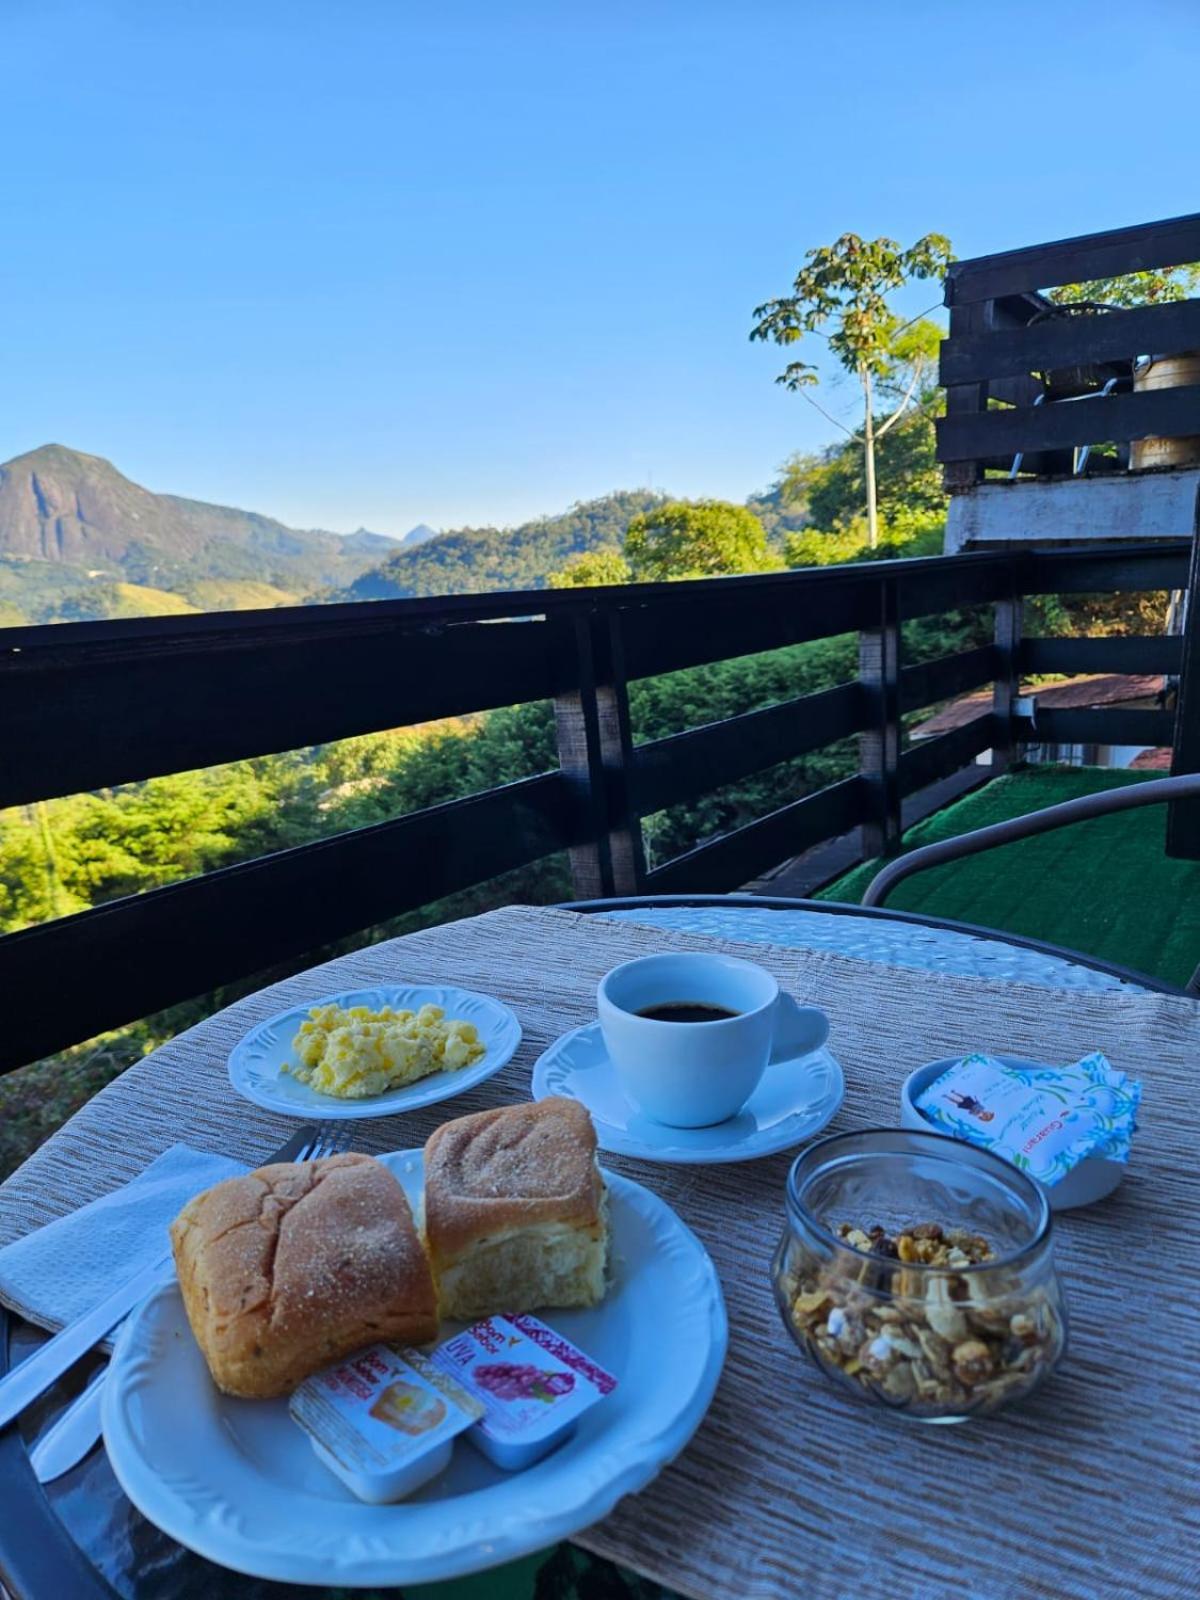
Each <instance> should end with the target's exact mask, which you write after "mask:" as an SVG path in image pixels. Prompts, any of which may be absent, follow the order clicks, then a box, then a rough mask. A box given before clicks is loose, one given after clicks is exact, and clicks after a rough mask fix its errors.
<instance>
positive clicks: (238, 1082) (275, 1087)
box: [229, 983, 521, 1122]
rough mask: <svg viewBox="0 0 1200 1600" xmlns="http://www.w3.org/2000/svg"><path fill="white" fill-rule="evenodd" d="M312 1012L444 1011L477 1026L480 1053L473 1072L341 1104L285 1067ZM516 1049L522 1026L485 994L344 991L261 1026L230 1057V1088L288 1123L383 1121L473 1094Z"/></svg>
mask: <svg viewBox="0 0 1200 1600" xmlns="http://www.w3.org/2000/svg"><path fill="white" fill-rule="evenodd" d="M314 1006H369V1007H370V1008H371V1010H372V1011H378V1010H379V1009H380V1007H381V1006H392V1007H394V1008H395V1009H396V1010H405V1011H416V1010H417V1009H418V1008H419V1007H421V1006H441V1008H442V1010H443V1011H444V1012H445V1013H446V1015H447V1016H448V1017H455V1018H459V1019H461V1020H463V1021H466V1022H473V1023H474V1024H475V1026H476V1027H477V1028H478V1029H479V1037H480V1039H481V1040H482V1042H483V1044H484V1046H485V1050H484V1054H483V1055H482V1056H481V1057H480V1058H479V1060H478V1061H476V1062H475V1064H474V1065H473V1066H470V1067H460V1068H459V1069H458V1071H457V1072H431V1073H430V1075H429V1076H428V1077H427V1078H418V1080H417V1082H416V1083H410V1084H406V1085H405V1086H404V1087H403V1088H400V1089H389V1090H388V1091H387V1093H386V1094H376V1095H371V1096H370V1097H369V1098H368V1099H366V1100H339V1099H338V1098H337V1097H336V1096H334V1095H328V1094H318V1093H317V1091H316V1090H315V1089H310V1088H309V1086H308V1084H306V1083H301V1082H300V1080H299V1079H298V1078H293V1077H292V1075H291V1074H290V1073H288V1072H284V1071H283V1062H284V1061H288V1060H292V1059H294V1058H293V1057H292V1040H293V1039H294V1038H295V1036H296V1030H297V1028H299V1026H300V1024H301V1023H302V1022H303V1021H304V1019H305V1017H307V1016H308V1013H309V1012H310V1011H311V1010H312V1008H313V1007H314ZM520 1042H521V1024H520V1023H519V1022H518V1021H517V1019H516V1017H515V1016H514V1015H513V1013H512V1012H511V1011H510V1010H509V1009H508V1007H507V1006H505V1005H501V1003H500V1001H499V1000H493V999H492V998H491V996H490V995H486V994H476V993H475V991H474V990H473V989H455V988H452V987H447V986H446V985H444V984H435V983H423V984H396V983H381V984H379V985H378V986H377V987H376V988H374V989H344V990H343V991H342V992H341V993H340V994H327V995H322V996H321V998H320V999H318V1000H306V1001H305V1002H304V1004H303V1005H299V1006H293V1007H292V1009H291V1010H290V1011H282V1012H280V1014H279V1015H278V1016H277V1017H271V1018H270V1019H269V1020H268V1021H266V1022H260V1023H259V1024H258V1026H257V1027H255V1028H251V1030H250V1032H249V1033H248V1034H247V1035H246V1036H245V1038H244V1039H240V1040H239V1041H238V1043H237V1044H235V1045H234V1047H233V1049H232V1050H231V1051H230V1054H229V1081H230V1082H231V1083H232V1084H233V1087H234V1088H235V1089H236V1090H237V1092H238V1093H239V1094H241V1095H245V1097H246V1099H247V1100H253V1101H254V1104H255V1105H256V1106H264V1107H265V1108H266V1109H267V1110H268V1111H279V1112H282V1113H283V1115H284V1116H285V1117H303V1118H304V1120H305V1121H306V1122H312V1121H321V1120H326V1121H335V1120H343V1119H345V1118H349V1117H387V1116H391V1115H392V1114H393V1113H394V1112H397V1111H415V1110H416V1109H417V1107H418V1106H431V1105H434V1104H435V1103H436V1102H437V1101H439V1100H449V1099H450V1098H451V1096H452V1095H456V1094H462V1093H463V1091H464V1090H465V1089H472V1088H474V1086H475V1085H476V1084H477V1083H482V1082H483V1080H484V1079H485V1078H490V1077H491V1076H492V1074H493V1072H499V1071H500V1068H501V1067H503V1066H505V1065H506V1064H507V1063H508V1062H509V1061H511V1060H512V1057H513V1052H514V1051H515V1050H516V1048H517V1046H518V1045H519V1044H520Z"/></svg>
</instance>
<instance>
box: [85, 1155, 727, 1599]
mask: <svg viewBox="0 0 1200 1600" xmlns="http://www.w3.org/2000/svg"><path fill="white" fill-rule="evenodd" d="M382 1159H383V1161H384V1162H385V1163H386V1164H387V1165H388V1166H389V1167H390V1168H391V1170H392V1171H393V1172H394V1173H395V1174H396V1176H397V1177H398V1178H399V1179H400V1181H401V1183H402V1184H403V1185H404V1188H405V1190H406V1192H407V1194H408V1197H409V1200H410V1202H411V1203H412V1205H413V1207H414V1209H415V1208H416V1207H417V1206H418V1205H419V1203H420V1198H421V1187H422V1169H421V1152H420V1151H419V1150H406V1151H401V1152H399V1153H398V1154H395V1155H390V1156H384V1157H383V1158H382ZM605 1177H606V1179H607V1181H608V1186H609V1194H610V1197H611V1213H610V1215H611V1226H612V1256H613V1283H612V1287H611V1289H610V1290H609V1293H608V1296H607V1298H606V1299H605V1301H604V1302H603V1304H602V1305H600V1306H596V1307H594V1308H592V1309H590V1310H586V1311H582V1310H579V1311H554V1312H549V1313H547V1315H548V1316H549V1318H550V1321H551V1323H552V1324H553V1326H554V1327H556V1328H559V1329H561V1330H562V1332H563V1333H564V1334H565V1335H566V1336H567V1338H569V1339H572V1340H574V1341H575V1342H576V1343H578V1344H579V1345H580V1346H581V1347H582V1349H584V1350H586V1351H587V1353H588V1354H589V1355H591V1356H593V1357H595V1359H596V1360H597V1361H598V1362H599V1363H600V1365H601V1366H603V1367H606V1368H607V1369H608V1371H610V1372H612V1373H613V1374H614V1375H615V1376H616V1378H617V1380H618V1386H617V1389H616V1391H615V1392H614V1393H613V1394H611V1395H609V1396H608V1397H607V1398H606V1399H605V1400H604V1401H603V1403H602V1404H600V1405H598V1406H595V1407H593V1408H592V1410H590V1411H589V1412H587V1413H586V1415H585V1416H584V1417H583V1418H582V1419H581V1421H580V1425H579V1431H578V1432H577V1433H576V1434H575V1436H574V1437H573V1438H572V1439H570V1440H569V1441H568V1442H567V1443H566V1444H565V1445H564V1446H563V1447H562V1448H561V1449H559V1450H556V1451H554V1452H553V1453H552V1454H551V1455H549V1456H547V1457H546V1458H545V1459H544V1460H543V1461H540V1462H538V1463H537V1465H536V1466H533V1467H530V1468H529V1469H528V1470H527V1471H525V1472H519V1473H505V1472H501V1471H500V1469H499V1468H498V1467H495V1466H493V1465H492V1464H491V1463H490V1462H489V1461H486V1460H485V1459H484V1458H483V1457H482V1456H481V1455H480V1454H479V1453H478V1452H477V1451H476V1450H474V1449H472V1448H471V1446H470V1445H468V1444H466V1443H465V1442H463V1443H460V1444H458V1445H456V1447H455V1451H454V1457H453V1460H452V1462H451V1464H450V1467H449V1468H448V1469H447V1471H446V1472H445V1473H444V1474H442V1476H441V1477H439V1478H435V1479H434V1480H433V1481H432V1482H431V1483H429V1484H426V1485H425V1487H424V1488H422V1489H421V1490H419V1491H418V1493H417V1494H416V1495H414V1496H413V1498H412V1499H411V1500H406V1501H404V1502H402V1503H401V1504H399V1505H393V1506H370V1505H364V1504H362V1502H360V1501H358V1500H355V1499H354V1497H353V1496H352V1495H351V1493H350V1491H349V1490H348V1489H347V1488H346V1487H345V1486H344V1485H343V1484H342V1482H341V1481H340V1479H338V1478H335V1477H334V1476H333V1474H332V1473H331V1472H328V1471H327V1470H326V1469H325V1468H324V1467H323V1466H321V1464H320V1463H319V1462H318V1461H317V1458H316V1456H315V1455H314V1454H313V1451H312V1448H311V1446H310V1445H309V1443H308V1440H307V1439H306V1438H305V1436H304V1435H303V1434H302V1433H301V1432H300V1430H299V1428H298V1427H297V1426H296V1425H295V1424H294V1423H293V1422H292V1421H291V1419H290V1418H289V1417H288V1414H287V1402H286V1401H284V1400H231V1399H229V1398H227V1397H226V1396H223V1395H221V1394H220V1393H219V1392H218V1391H217V1389H216V1388H215V1387H214V1385H213V1383H212V1381H211V1379H210V1378H209V1376H208V1371H207V1369H206V1367H205V1365H204V1358H203V1357H202V1356H201V1354H200V1349H199V1346H198V1345H197V1344H196V1341H195V1339H194V1338H193V1337H192V1334H191V1331H190V1329H189V1328H188V1324H187V1319H186V1317H185V1315H184V1310H183V1301H182V1300H181V1298H180V1295H179V1290H178V1288H177V1286H176V1285H175V1284H170V1285H168V1286H167V1287H165V1288H163V1289H160V1290H159V1291H158V1292H157V1293H155V1294H154V1295H152V1296H151V1297H150V1298H149V1299H148V1300H146V1301H145V1302H143V1304H142V1305H141V1306H140V1307H139V1308H138V1310H136V1311H135V1312H133V1314H132V1315H131V1316H130V1317H129V1318H128V1320H127V1321H126V1322H125V1324H124V1326H123V1328H122V1330H121V1333H120V1335H119V1337H118V1339H117V1345H116V1349H115V1350H114V1351H113V1358H112V1363H111V1365H110V1367H109V1372H108V1379H107V1382H106V1383H105V1386H104V1400H103V1418H104V1443H105V1446H106V1447H107V1450H108V1456H109V1460H110V1461H111V1462H112V1467H113V1471H114V1472H115V1473H116V1475H117V1479H118V1481H119V1483H120V1485H121V1487H122V1489H124V1491H125V1493H126V1494H127V1495H128V1496H129V1498H130V1500H132V1501H133V1503H134V1505H135V1506H137V1508H138V1510H139V1511H141V1512H142V1513H143V1514H144V1515H145V1516H146V1517H148V1518H149V1519H150V1521H151V1522H153V1523H156V1524H157V1526H158V1527H160V1528H162V1529H163V1531H164V1532H166V1533H168V1534H170V1536H171V1537H172V1538H173V1539H177V1540H178V1541H179V1542H180V1544H184V1545H186V1546H187V1547H188V1548H189V1549H191V1550H195V1551H197V1552H198V1553H199V1554H200V1555H203V1556H207V1557H208V1558H209V1559H210V1560H212V1561H217V1562H220V1563H221V1564H222V1565H223V1566H226V1567H232V1568H233V1569H234V1570H235V1571H236V1572H244V1573H249V1574H250V1575H252V1576H254V1577H260V1578H274V1579H277V1580H279V1581H281V1582H285V1583H312V1584H325V1585H335V1586H336V1585H346V1584H349V1585H358V1586H366V1585H380V1586H385V1587H386V1586H391V1585H395V1584H410V1583H414V1584H415V1583H433V1582H437V1581H438V1580H440V1579H444V1578H453V1577H457V1576H460V1575H461V1574H463V1573H467V1572H476V1571H479V1570H481V1569H482V1568H485V1567H491V1566H495V1565H497V1564H498V1563H500V1562H504V1561H511V1560H513V1559H515V1558H516V1557H517V1556H521V1555H526V1554H528V1553H529V1552H530V1551H532V1550H540V1549H542V1548H544V1547H545V1546H546V1545H550V1544H553V1543H555V1541H556V1540H559V1539H566V1538H569V1537H570V1536H571V1535H572V1534H573V1533H577V1532H578V1531H579V1530H580V1529H581V1528H586V1527H587V1526H588V1525H589V1524H591V1523H593V1522H597V1521H599V1519H600V1518H601V1517H605V1516H607V1515H608V1513H609V1512H610V1511H611V1510H612V1508H613V1506H615V1505H616V1503H617V1501H618V1500H619V1499H620V1498H621V1497H622V1495H626V1494H632V1493H634V1492H636V1491H637V1490H638V1489H641V1488H643V1487H644V1486H645V1485H646V1484H647V1483H649V1482H650V1480H651V1478H653V1477H654V1476H655V1474H656V1473H657V1472H658V1471H659V1470H660V1468H662V1467H663V1466H665V1465H666V1464H667V1462H669V1461H671V1460H673V1458H674V1457H675V1456H676V1455H678V1454H679V1452H680V1451H681V1450H682V1449H683V1447H684V1445H686V1444H687V1442H688V1440H689V1439H690V1438H691V1436H692V1434H693V1433H694V1432H695V1431H696V1428H697V1427H698V1426H699V1424H700V1421H701V1419H702V1418H703V1416H704V1413H705V1412H706V1411H707V1410H708V1407H709V1403H710V1402H711V1400H712V1397H713V1393H714V1391H715V1390H716V1387H717V1380H718V1378H719V1377H720V1374H721V1367H722V1364H723V1363H724V1360H725V1348H726V1343H727V1339H728V1331H727V1327H726V1321H725V1305H724V1301H723V1300H722V1297H721V1288H720V1284H719V1282H718V1280H717V1274H716V1271H715V1269H714V1267H713V1264H712V1262H711V1261H710V1260H709V1257H708V1254H707V1252H706V1251H705V1249H704V1247H703V1245H702V1244H701V1243H700V1241H699V1240H698V1239H697V1238H696V1236H695V1235H694V1234H693V1233H692V1232H691V1231H690V1229H688V1228H686V1227H685V1226H684V1224H683V1223H682V1222H681V1221H680V1220H679V1218H678V1217H677V1216H676V1215H675V1213H674V1212H673V1211H672V1210H671V1208H670V1207H669V1206H668V1205H666V1203H665V1202H664V1201H662V1200H660V1199H659V1198H658V1197H657V1196H656V1195H653V1194H651V1193H650V1191H649V1190H647V1189H643V1188H642V1186H641V1185H640V1184H637V1183H633V1182H632V1181H631V1180H630V1179H628V1178H621V1177H618V1176H617V1175H616V1174H615V1173H611V1172H610V1173H606V1174H605ZM457 1326H458V1325H457V1324H447V1325H446V1326H445V1329H444V1333H445V1334H446V1335H449V1334H450V1333H452V1332H453V1331H455V1329H456V1328H457Z"/></svg>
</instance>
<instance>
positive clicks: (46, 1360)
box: [0, 1127, 317, 1428]
mask: <svg viewBox="0 0 1200 1600" xmlns="http://www.w3.org/2000/svg"><path fill="white" fill-rule="evenodd" d="M316 1133H317V1130H316V1129H315V1128H312V1127H304V1128H301V1129H300V1130H299V1131H298V1132H297V1133H294V1134H293V1135H292V1137H291V1138H290V1139H289V1140H288V1141H287V1143H286V1144H285V1145H283V1146H282V1147H281V1148H280V1149H279V1150H277V1151H276V1152H275V1154H274V1155H273V1156H272V1157H271V1158H270V1160H271V1161H291V1160H293V1159H294V1156H295V1155H297V1154H299V1152H300V1151H301V1150H302V1149H304V1148H305V1146H306V1145H308V1144H311V1142H312V1140H313V1139H314V1138H315V1137H316ZM170 1260H171V1251H170V1249H169V1248H168V1249H166V1250H164V1251H163V1253H162V1255H161V1256H159V1257H158V1258H157V1260H155V1261H153V1262H152V1263H151V1264H150V1265H149V1266H148V1267H143V1268H142V1269H141V1271H140V1272H136V1273H134V1275H133V1276H132V1277H131V1278H127V1279H126V1280H125V1282H124V1283H123V1284H121V1285H120V1287H119V1288H117V1289H114V1291H113V1292H112V1294H110V1295H109V1296H108V1297H107V1298H106V1299H104V1300H101V1302H100V1304H99V1305H97V1306H93V1307H92V1309H91V1310H90V1311H88V1312H85V1313H84V1315H83V1316H82V1317H77V1318H76V1320H75V1321H74V1322H71V1323H68V1325H67V1326H66V1327H65V1328H63V1329H62V1331H61V1332H59V1333H56V1334H55V1335H54V1337H53V1338H52V1339H48V1340H47V1341H46V1343H45V1344H44V1345H41V1346H39V1348H38V1349H37V1350H35V1351H34V1353H33V1354H32V1355H31V1356H27V1357H26V1359H25V1360H24V1361H22V1362H21V1363H20V1365H19V1366H17V1367H14V1368H13V1370H12V1371H11V1372H10V1373H8V1374H7V1375H6V1376H5V1377H3V1378H0V1428H4V1427H6V1426H7V1425H8V1424H9V1423H10V1422H11V1421H12V1419H13V1418H14V1417H15V1416H17V1415H19V1413H20V1412H22V1411H24V1409H25V1407H26V1406H27V1405H29V1404H30V1403H31V1402H32V1401H34V1400H36V1399H37V1397H38V1396H39V1395H40V1394H44V1393H45V1391H46V1390H47V1389H48V1388H49V1387H50V1385H51V1384H52V1383H53V1382H54V1381H55V1379H56V1378H61V1377H62V1375H63V1373H64V1372H66V1370H67V1368H68V1367H72V1366H74V1364H75V1362H76V1361H78V1360H79V1357H80V1356H83V1355H86V1354H87V1352H88V1351H89V1350H90V1349H91V1348H92V1346H93V1345H94V1344H96V1343H97V1341H98V1340H100V1339H103V1337H104V1335H105V1334H106V1333H108V1332H109V1331H110V1329H112V1328H113V1327H115V1326H116V1324H117V1323H118V1322H120V1320H121V1318H122V1317H124V1316H127V1315H128V1314H129V1312H131V1311H132V1310H133V1308H134V1306H136V1305H138V1304H140V1302H141V1301H143V1300H144V1299H145V1298H146V1296H147V1295H148V1294H149V1293H150V1291H151V1290H152V1289H154V1288H155V1287H157V1285H158V1283H159V1280H160V1279H161V1278H162V1277H163V1275H164V1271H165V1269H166V1267H167V1266H168V1264H169V1263H170ZM76 1404H78V1402H76ZM70 1409H71V1410H73V1409H74V1407H71V1408H70ZM60 1421H61V1422H64V1423H65V1422H66V1418H65V1417H63V1418H60Z"/></svg>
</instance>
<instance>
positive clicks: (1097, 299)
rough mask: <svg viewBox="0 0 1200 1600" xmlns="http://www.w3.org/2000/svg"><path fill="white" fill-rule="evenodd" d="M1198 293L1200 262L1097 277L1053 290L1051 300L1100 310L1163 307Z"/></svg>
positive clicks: (1060, 303) (1050, 295) (1065, 284)
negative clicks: (1115, 276) (1113, 276)
mask: <svg viewBox="0 0 1200 1600" xmlns="http://www.w3.org/2000/svg"><path fill="white" fill-rule="evenodd" d="M1197 290H1200V263H1196V264H1193V265H1191V266H1186V267H1165V268H1159V269H1158V270H1156V271H1153V272H1126V273H1123V274H1122V275H1121V276H1120V277H1118V278H1093V279H1092V280H1091V282H1090V283H1064V284H1063V285H1062V286H1061V288H1058V289H1051V290H1050V292H1049V294H1048V296H1047V298H1048V299H1050V300H1054V301H1056V302H1057V303H1058V304H1059V305H1074V306H1087V307H1089V308H1092V309H1096V310H1099V309H1101V308H1104V307H1108V306H1122V307H1131V306H1154V305H1163V304H1165V303H1166V302H1167V301H1171V300H1187V299H1189V298H1190V297H1191V296H1192V295H1194V294H1195V293H1196V292H1197Z"/></svg>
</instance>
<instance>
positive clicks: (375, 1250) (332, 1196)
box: [171, 1155, 438, 1399]
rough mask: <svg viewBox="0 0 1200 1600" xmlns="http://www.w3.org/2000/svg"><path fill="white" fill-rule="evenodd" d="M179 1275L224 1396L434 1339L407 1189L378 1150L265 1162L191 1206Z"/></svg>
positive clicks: (260, 1392) (264, 1393)
mask: <svg viewBox="0 0 1200 1600" xmlns="http://www.w3.org/2000/svg"><path fill="white" fill-rule="evenodd" d="M171 1244H172V1246H173V1248H174V1252H175V1269H176V1272H177V1273H178V1275H179V1286H180V1288H181V1290H182V1291H183V1303H184V1306H185V1307H186V1309H187V1316H188V1321H189V1322H190V1323H191V1325H192V1332H193V1333H194V1334H195V1335H196V1341H197V1343H198V1344H199V1346H200V1349H201V1350H202V1351H203V1352H204V1359H205V1360H206V1361H207V1362H208V1369H209V1371H210V1372H211V1373H212V1375H213V1379H214V1381H215V1383H216V1384H217V1386H218V1388H220V1389H223V1390H224V1391H225V1393H226V1394H235V1395H244V1396H247V1397H250V1398H255V1399H265V1398H268V1397H269V1396H272V1395H282V1394H289V1393H290V1392H291V1390H293V1389H294V1388H295V1387H296V1385H297V1384H298V1383H299V1382H300V1381H301V1380H302V1379H304V1378H307V1377H308V1376H309V1375H310V1374H311V1373H313V1372H317V1371H319V1370H320V1368H321V1367H325V1366H328V1365H329V1363H330V1362H332V1361H338V1360H340V1359H341V1357H342V1356H345V1355H349V1354H350V1352H351V1351H353V1350H358V1349H361V1348H362V1347H363V1346H364V1345H368V1344H374V1343H375V1342H376V1341H377V1340H381V1339H393V1340H396V1341H398V1342H399V1343H402V1344H424V1343H426V1342H428V1341H429V1340H430V1339H433V1338H436V1336H437V1330H438V1319H437V1301H436V1296H435V1294H434V1288H433V1279H432V1277H431V1276H430V1271H429V1263H428V1261H427V1260H426V1257H425V1252H424V1250H423V1249H422V1247H421V1241H420V1239H419V1238H418V1236H417V1231H416V1228H415V1226H414V1225H413V1218H412V1212H411V1211H410V1210H409V1206H408V1201H407V1199H406V1198H405V1195H404V1190H403V1189H402V1188H401V1187H400V1185H399V1183H397V1181H396V1179H395V1178H394V1177H393V1176H392V1174H391V1173H390V1172H389V1171H388V1170H387V1168H386V1167H385V1166H383V1165H381V1163H380V1162H378V1161H374V1160H372V1159H371V1157H370V1156H363V1155H340V1156H329V1157H327V1158H326V1159H325V1160H322V1161H308V1162H303V1163H301V1164H299V1165H296V1166H293V1165H290V1164H285V1163H281V1164H279V1165H277V1166H270V1167H260V1168H259V1169H258V1171H257V1172H250V1173H247V1174H246V1176H245V1177H243V1178H227V1179H226V1180H225V1182H224V1183H218V1184H216V1185H215V1186H214V1187H213V1188H211V1189H207V1190H205V1192H204V1193H203V1194H199V1195H197V1196H196V1198H195V1199H194V1200H192V1201H190V1202H189V1203H188V1204H187V1205H186V1206H185V1207H184V1209H183V1210H182V1211H181V1212H180V1214H179V1216H178V1217H176V1219H175V1221H174V1222H173V1223H172V1224H171Z"/></svg>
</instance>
